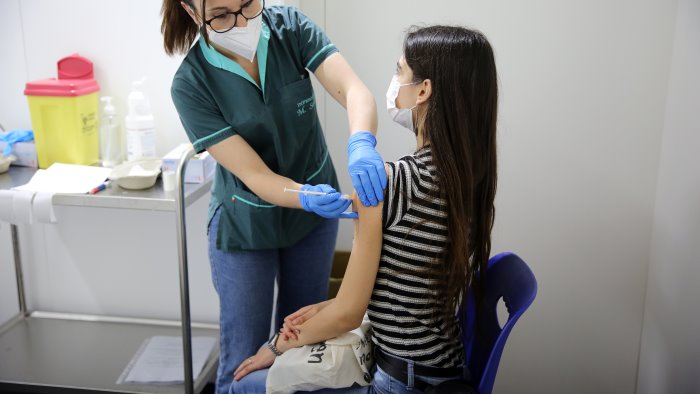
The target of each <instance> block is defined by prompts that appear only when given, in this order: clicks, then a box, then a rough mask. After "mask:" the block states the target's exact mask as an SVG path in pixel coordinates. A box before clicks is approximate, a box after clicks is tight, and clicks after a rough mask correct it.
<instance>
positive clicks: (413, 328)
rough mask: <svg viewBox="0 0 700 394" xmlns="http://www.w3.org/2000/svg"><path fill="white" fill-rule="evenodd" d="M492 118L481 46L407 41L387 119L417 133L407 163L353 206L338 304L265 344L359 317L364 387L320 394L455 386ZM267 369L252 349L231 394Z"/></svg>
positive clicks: (331, 332)
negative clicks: (367, 329)
mask: <svg viewBox="0 0 700 394" xmlns="http://www.w3.org/2000/svg"><path fill="white" fill-rule="evenodd" d="M497 107H498V88H497V76H496V66H495V62H494V56H493V51H492V49H491V46H490V44H489V42H488V41H487V39H486V37H484V36H483V35H482V34H481V33H479V32H477V31H473V30H469V29H465V28H461V27H451V26H430V27H424V28H416V29H413V30H411V31H409V33H408V34H407V35H406V37H405V40H404V44H403V56H401V58H400V59H399V60H398V62H397V67H396V75H394V77H393V78H392V80H391V84H390V85H389V89H388V92H387V109H388V111H389V114H390V115H391V117H392V118H393V120H395V121H396V122H398V123H399V124H401V125H402V126H404V127H405V128H407V129H408V130H410V131H411V132H413V133H415V136H416V151H415V152H414V153H413V154H411V155H408V156H405V157H403V158H401V159H400V160H398V161H396V162H391V163H386V171H387V177H388V180H389V182H388V185H387V189H386V190H385V199H384V203H383V204H382V203H380V204H379V206H377V207H365V206H363V205H362V204H354V205H355V206H356V207H357V208H356V209H357V211H358V213H359V219H358V220H357V221H356V222H355V238H354V242H353V248H352V253H351V255H350V261H349V263H348V267H347V271H346V273H345V277H344V278H343V282H342V285H341V287H340V290H339V291H338V295H337V297H336V298H334V299H332V300H328V301H325V302H322V303H319V304H315V305H311V306H307V307H305V308H302V309H301V310H299V311H297V312H295V313H294V314H292V315H290V316H288V317H287V318H286V319H285V323H284V327H283V329H282V331H281V334H280V335H278V336H277V338H273V344H274V347H276V349H277V350H279V352H284V351H286V350H288V349H290V348H292V347H297V346H302V345H306V344H313V343H317V342H321V341H324V340H326V339H329V338H333V337H336V336H338V335H340V334H342V333H345V332H347V331H349V330H351V329H354V328H356V327H357V326H359V325H360V322H361V320H362V317H363V315H364V314H365V312H367V313H368V315H369V318H370V321H371V326H372V339H373V342H374V344H375V351H376V353H375V359H376V361H377V363H376V367H375V370H374V372H373V381H372V385H371V386H369V387H362V388H359V387H358V388H354V387H353V388H345V389H334V390H322V391H324V392H325V391H328V392H334V393H341V392H343V393H347V392H379V393H384V392H392V393H408V392H409V391H410V392H416V390H419V391H421V390H425V389H427V388H429V387H430V386H436V385H438V384H440V383H444V382H453V381H458V380H459V379H461V378H462V370H463V366H464V363H465V357H464V349H463V346H462V343H461V341H460V335H459V322H458V321H457V319H456V317H455V311H456V310H457V308H458V306H459V304H460V302H461V300H462V299H463V298H464V296H465V293H466V289H467V287H468V286H469V285H471V286H472V287H473V288H474V289H475V290H476V295H477V298H480V296H481V280H477V274H478V273H479V272H481V273H484V272H485V271H486V264H487V261H488V258H489V255H490V251H491V229H492V227H493V221H494V215H495V210H494V197H495V194H496V178H497V176H496V162H497V160H496V119H497ZM483 276H484V275H483V274H481V275H480V276H479V277H480V278H482V279H483ZM477 304H478V300H477ZM274 360H275V354H274V353H273V351H272V350H271V348H270V347H268V346H263V347H261V349H260V350H259V351H258V353H257V354H255V355H253V356H252V357H250V358H249V359H247V360H246V361H244V362H243V363H242V364H241V365H240V366H239V367H238V369H236V371H235V373H234V383H233V385H232V392H234V393H247V392H256V393H259V392H264V391H265V378H266V375H267V370H266V369H265V368H268V367H269V366H270V365H272V363H273V362H274ZM251 373H252V374H251ZM412 390H413V391H412Z"/></svg>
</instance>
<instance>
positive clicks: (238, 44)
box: [209, 16, 262, 62]
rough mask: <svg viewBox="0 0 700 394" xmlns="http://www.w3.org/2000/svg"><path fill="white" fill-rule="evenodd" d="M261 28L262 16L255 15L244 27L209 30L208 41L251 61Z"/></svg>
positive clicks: (256, 47)
mask: <svg viewBox="0 0 700 394" xmlns="http://www.w3.org/2000/svg"><path fill="white" fill-rule="evenodd" d="M261 30H262V16H257V17H255V18H253V19H250V20H248V25H247V26H246V27H234V28H233V29H231V30H229V31H227V32H225V33H217V32H215V31H209V41H211V42H213V43H214V44H216V45H218V46H220V47H222V48H224V49H226V50H229V51H231V52H233V53H235V54H237V55H240V56H243V57H244V58H246V59H248V60H249V61H251V62H252V61H253V59H254V58H255V50H256V49H258V41H260V31H261Z"/></svg>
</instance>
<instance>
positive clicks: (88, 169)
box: [13, 163, 112, 194]
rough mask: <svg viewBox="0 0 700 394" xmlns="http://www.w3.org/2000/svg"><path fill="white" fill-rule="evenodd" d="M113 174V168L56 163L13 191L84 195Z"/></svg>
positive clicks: (38, 172)
mask: <svg viewBox="0 0 700 394" xmlns="http://www.w3.org/2000/svg"><path fill="white" fill-rule="evenodd" d="M111 172H112V169H111V168H103V167H92V166H81V165H77V164H63V163H54V164H52V165H51V166H50V167H49V168H47V169H45V170H37V172H36V173H35V174H34V176H33V177H32V179H31V180H30V181H29V182H27V183H26V184H24V185H22V186H17V187H15V188H13V189H14V190H28V191H33V192H47V193H77V194H82V193H87V192H89V191H90V190H91V189H92V188H94V187H96V186H99V185H100V184H101V183H102V182H104V181H105V179H107V177H109V174H110V173H111Z"/></svg>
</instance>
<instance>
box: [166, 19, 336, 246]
mask: <svg viewBox="0 0 700 394" xmlns="http://www.w3.org/2000/svg"><path fill="white" fill-rule="evenodd" d="M262 18H263V26H262V32H261V37H260V41H259V43H258V48H257V52H256V53H257V62H258V68H259V70H260V82H261V85H262V86H258V85H257V83H256V82H255V81H254V80H253V79H252V78H251V77H250V76H249V75H248V73H246V72H245V71H244V70H243V68H242V67H241V66H240V65H238V64H237V63H236V62H234V61H232V60H230V59H229V58H227V57H225V56H224V55H222V54H221V53H219V52H218V51H216V50H215V49H214V48H213V47H211V46H209V45H207V44H206V42H205V41H204V40H203V39H201V38H200V39H199V40H198V42H197V43H195V45H194V46H193V47H192V48H191V49H190V51H189V53H188V54H187V56H186V57H185V59H184V60H183V62H182V64H181V65H180V68H179V69H178V71H177V72H176V74H175V77H174V79H173V84H172V89H171V95H172V98H173V102H174V103H175V107H176V108H177V111H178V113H179V115H180V120H181V121H182V125H183V126H184V128H185V131H186V132H187V136H188V137H189V139H190V141H191V142H192V144H193V146H194V148H195V150H197V151H198V152H201V151H203V150H205V149H206V148H208V147H209V146H212V145H214V144H216V143H218V142H220V141H222V140H224V139H226V138H229V137H231V136H233V135H240V136H241V137H243V139H245V140H246V142H247V143H248V144H249V145H250V146H251V147H252V148H253V149H254V150H255V151H256V152H257V153H258V155H260V157H261V158H262V160H263V161H264V162H265V164H267V166H268V167H269V168H270V169H271V170H272V171H273V172H275V173H277V174H279V175H282V176H285V177H288V178H290V179H292V180H294V181H296V182H299V183H302V184H304V183H310V184H321V183H325V184H329V185H331V186H333V187H335V188H336V189H337V190H339V185H338V180H337V177H336V174H335V168H334V167H333V162H332V160H331V158H330V156H329V154H328V148H327V146H326V141H325V138H324V136H323V130H321V126H320V122H319V120H318V114H317V112H316V100H315V97H314V91H313V88H312V86H311V81H310V79H309V72H308V71H307V70H309V71H311V72H313V71H315V70H316V68H317V67H318V66H319V65H320V64H321V63H323V61H324V60H325V59H326V58H327V57H328V56H330V55H331V54H333V53H335V52H337V51H338V49H337V48H336V47H335V46H334V45H333V44H332V43H331V42H330V40H329V39H328V37H327V36H326V35H325V33H323V31H321V29H320V28H319V27H318V26H317V25H316V24H315V23H314V22H313V21H311V20H310V19H309V18H307V17H306V16H305V15H304V14H302V13H301V12H300V11H299V10H297V9H295V8H292V7H285V6H273V7H268V8H265V9H264V11H263V13H262ZM279 192H280V193H283V190H280V191H279ZM219 207H221V216H220V219H219V228H218V233H217V241H216V246H217V248H219V249H221V250H223V251H237V250H259V249H272V248H283V247H287V246H291V245H294V244H295V243H297V242H298V241H300V240H301V239H302V238H303V237H304V236H306V235H307V234H308V233H309V232H310V231H311V230H312V229H313V228H314V227H315V226H317V225H318V224H319V223H320V222H321V221H322V220H324V219H322V218H320V217H319V216H317V215H315V214H313V213H308V212H305V211H304V210H301V209H291V208H282V207H278V206H275V205H273V204H270V203H268V202H266V201H263V200H262V199H260V198H259V197H258V196H256V195H255V194H254V193H253V192H252V191H251V190H250V189H248V188H247V187H246V185H245V184H243V182H241V180H240V179H238V178H237V177H235V176H234V175H233V174H232V173H231V172H229V171H228V170H226V169H225V168H223V167H222V166H221V165H217V168H216V173H215V177H214V184H213V186H212V196H211V202H210V204H209V220H211V218H212V216H213V214H214V212H216V210H217V209H218V208H219Z"/></svg>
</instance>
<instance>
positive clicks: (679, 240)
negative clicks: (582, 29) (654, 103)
mask: <svg viewBox="0 0 700 394" xmlns="http://www.w3.org/2000/svg"><path fill="white" fill-rule="evenodd" d="M698 16H700V3H699V2H697V1H693V0H681V1H679V5H678V12H677V17H676V20H677V22H676V29H675V38H674V41H673V57H672V63H671V76H670V81H669V90H668V101H667V103H666V120H665V122H664V134H663V143H662V148H661V162H660V165H659V181H658V186H657V194H656V208H655V210H654V231H653V237H652V247H651V264H650V266H649V281H648V285H647V296H646V305H645V309H644V330H643V332H642V346H641V355H640V364H639V377H638V379H637V382H638V383H637V388H638V392H639V393H650V394H651V393H698V392H700V376H699V375H698V365H700V342H699V341H698V338H697V337H698V334H697V333H698V332H700V313H698V311H699V310H700V309H699V308H698V301H699V300H700V287H698V283H699V282H700V257H698V256H700V244H698V240H700V156H698V150H700V115H698V108H700V77H698V70H700V50H699V49H700V47H699V46H698V41H699V40H700V24H698Z"/></svg>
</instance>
